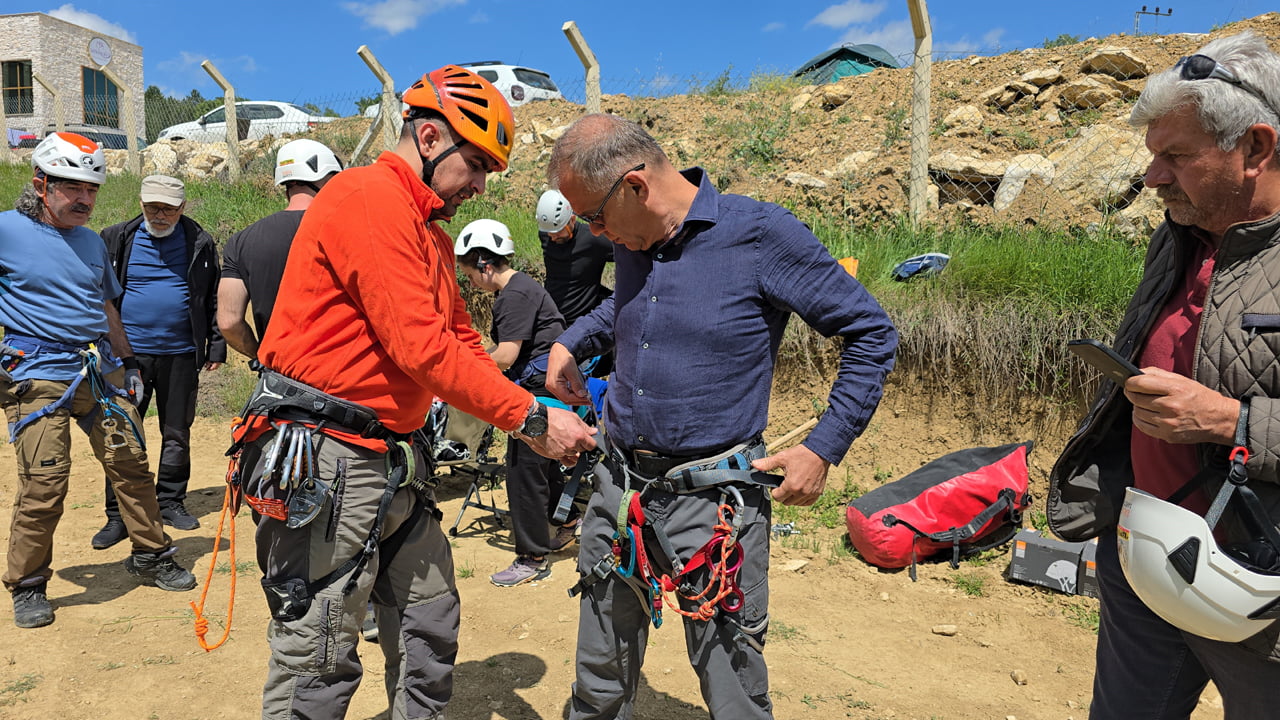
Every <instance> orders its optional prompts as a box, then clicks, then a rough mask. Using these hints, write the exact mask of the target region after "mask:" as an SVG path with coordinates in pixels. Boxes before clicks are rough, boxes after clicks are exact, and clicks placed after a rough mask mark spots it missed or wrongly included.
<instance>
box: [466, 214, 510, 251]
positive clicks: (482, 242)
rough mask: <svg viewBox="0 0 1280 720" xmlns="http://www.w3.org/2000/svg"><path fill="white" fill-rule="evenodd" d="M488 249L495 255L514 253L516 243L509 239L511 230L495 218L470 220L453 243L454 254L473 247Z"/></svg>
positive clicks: (470, 249)
mask: <svg viewBox="0 0 1280 720" xmlns="http://www.w3.org/2000/svg"><path fill="white" fill-rule="evenodd" d="M477 248H479V249H482V250H488V251H489V252H491V253H493V254H495V255H506V256H510V255H514V254H515V253H516V244H515V243H514V242H512V240H511V231H510V230H508V229H507V226H506V225H503V224H502V223H500V222H498V221H497V220H487V219H484V220H472V221H471V222H469V223H467V226H466V227H464V228H462V232H460V233H458V239H457V240H456V241H454V243H453V253H454V254H455V255H466V254H467V253H469V252H471V251H472V250H475V249H477Z"/></svg>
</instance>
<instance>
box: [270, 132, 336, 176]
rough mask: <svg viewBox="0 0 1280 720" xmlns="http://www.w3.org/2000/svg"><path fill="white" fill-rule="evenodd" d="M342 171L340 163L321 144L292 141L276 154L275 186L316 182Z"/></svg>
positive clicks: (282, 146)
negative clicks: (288, 183)
mask: <svg viewBox="0 0 1280 720" xmlns="http://www.w3.org/2000/svg"><path fill="white" fill-rule="evenodd" d="M341 170H342V161H340V160H338V156H337V155H334V154H333V151H332V150H330V149H329V148H327V147H325V145H324V144H323V143H318V142H316V141H315V140H306V139H303V140H293V141H291V142H287V143H285V144H284V145H281V146H280V150H279V151H277V152H276V184H277V185H283V184H284V183H287V182H317V181H319V180H323V179H325V178H326V177H328V176H329V175H330V174H332V173H336V172H340V171H341Z"/></svg>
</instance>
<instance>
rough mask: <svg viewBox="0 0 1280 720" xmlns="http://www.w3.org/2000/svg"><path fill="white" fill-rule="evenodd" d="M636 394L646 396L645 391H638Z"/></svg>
mask: <svg viewBox="0 0 1280 720" xmlns="http://www.w3.org/2000/svg"><path fill="white" fill-rule="evenodd" d="M636 394H637V395H643V394H644V390H637V391H636Z"/></svg>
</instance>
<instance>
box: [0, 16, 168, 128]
mask: <svg viewBox="0 0 1280 720" xmlns="http://www.w3.org/2000/svg"><path fill="white" fill-rule="evenodd" d="M104 68H105V70H106V71H107V72H103V69H104ZM108 74H110V75H113V76H115V77H116V78H117V79H118V80H119V81H120V83H121V84H122V85H124V86H126V87H127V88H128V90H129V91H130V93H131V101H130V103H129V107H126V106H125V100H124V94H123V93H122V92H120V90H121V88H118V87H117V86H116V84H115V83H114V82H112V81H111V79H110V77H109V75H108ZM46 85H47V86H48V87H46ZM55 91H56V93H57V96H58V100H57V101H56V100H55V95H54V92H55ZM0 97H2V98H3V110H4V120H5V124H6V125H7V126H8V128H9V129H10V130H11V131H18V132H20V133H31V134H34V135H36V136H37V137H43V136H44V134H45V128H46V127H47V126H50V125H56V124H57V123H58V121H59V117H58V116H59V113H61V115H62V118H61V120H62V122H64V123H66V124H67V125H72V124H81V123H82V124H87V125H100V126H105V127H109V128H124V127H125V126H126V120H127V119H128V118H127V114H128V113H132V115H133V118H132V119H133V120H134V122H135V125H134V127H135V129H136V132H137V135H138V136H141V135H143V132H142V128H144V127H146V118H145V115H144V112H145V111H144V109H143V85H142V47H141V46H138V45H134V44H133V43H131V42H126V41H124V40H121V39H120V38H117V37H111V36H109V35H104V34H101V33H99V32H96V31H94V30H90V29H88V28H85V27H81V26H79V25H75V24H73V23H69V22H67V21H65V20H59V19H57V18H54V17H50V16H49V15H45V14H44V13H18V14H14V15H0ZM73 129H74V128H73ZM9 135H10V139H11V140H12V139H13V136H14V135H15V133H14V132H10V133H9ZM124 137H125V135H124V134H123V133H119V134H108V135H106V136H104V137H93V139H95V140H100V141H102V140H104V139H105V140H106V141H105V142H104V144H105V145H106V146H108V147H111V146H113V145H115V146H117V147H124V145H123V139H124ZM112 139H114V140H115V141H118V142H119V144H118V145H117V144H116V142H113V141H112ZM11 144H13V143H12V142H11Z"/></svg>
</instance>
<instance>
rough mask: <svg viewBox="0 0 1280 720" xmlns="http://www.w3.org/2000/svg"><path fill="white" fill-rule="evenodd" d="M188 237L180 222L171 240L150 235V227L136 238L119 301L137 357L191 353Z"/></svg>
mask: <svg viewBox="0 0 1280 720" xmlns="http://www.w3.org/2000/svg"><path fill="white" fill-rule="evenodd" d="M188 263H190V258H188V257H187V238H186V234H185V232H184V231H183V229H182V224H181V223H178V224H177V225H176V226H175V227H174V230H173V234H171V235H169V236H168V237H162V238H157V237H152V235H151V233H149V232H147V229H146V224H145V223H144V224H142V225H139V226H138V231H137V232H135V233H134V234H133V249H132V250H131V251H130V252H129V268H128V270H127V273H126V275H125V276H124V277H125V278H126V280H125V287H124V297H123V298H121V299H120V321H121V323H123V324H124V333H125V335H126V336H127V337H128V338H129V345H131V346H132V347H133V351H134V352H135V353H140V354H144V355H180V354H183V353H193V352H195V351H196V346H195V344H194V343H193V342H192V334H191V314H190V311H189V307H190V304H191V290H190V288H189V287H188V286H187V265H188Z"/></svg>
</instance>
